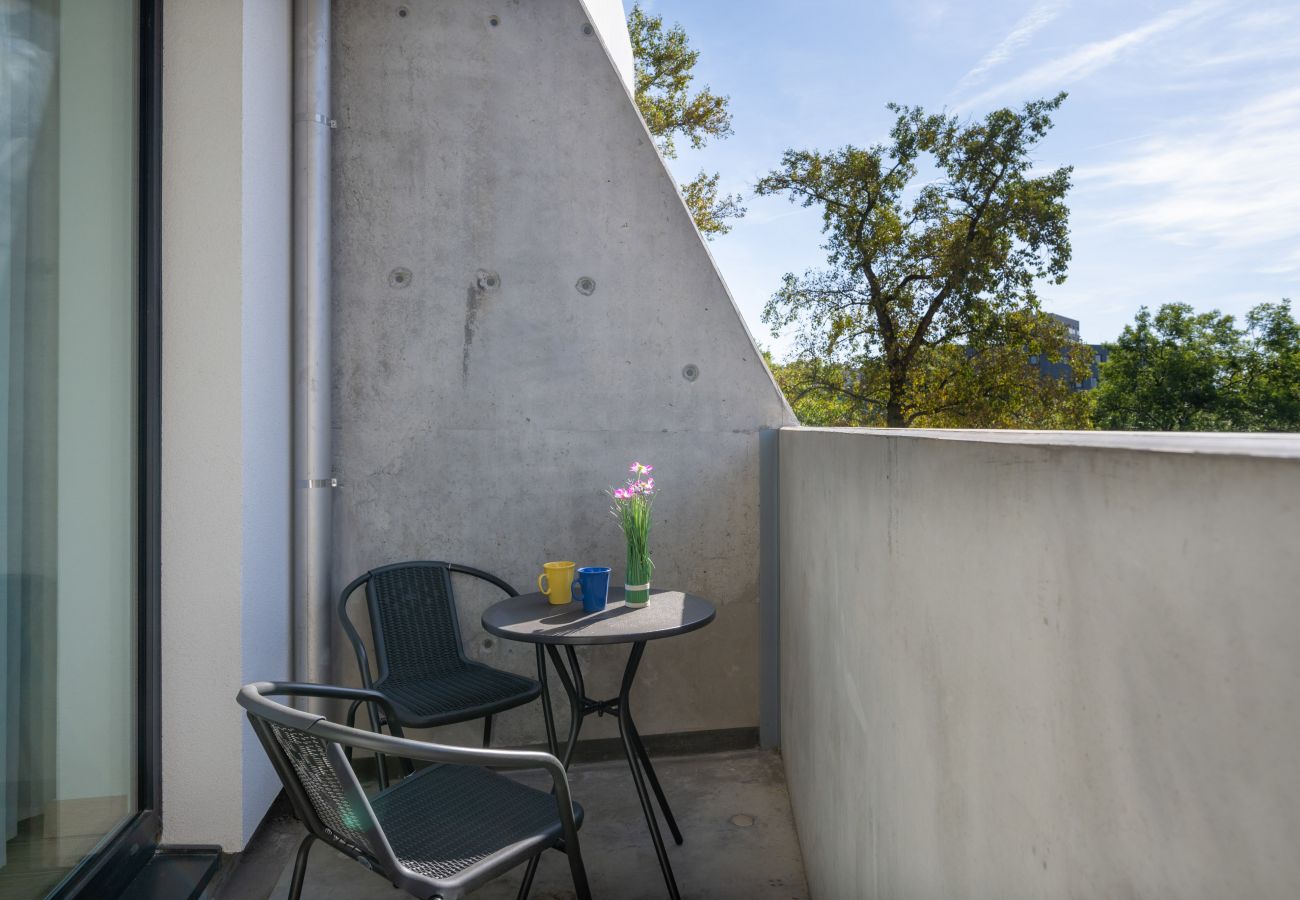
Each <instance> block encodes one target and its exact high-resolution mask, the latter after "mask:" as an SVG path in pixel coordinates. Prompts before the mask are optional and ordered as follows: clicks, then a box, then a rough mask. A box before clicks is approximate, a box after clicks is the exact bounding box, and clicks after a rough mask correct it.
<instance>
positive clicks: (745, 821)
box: [730, 813, 754, 828]
mask: <svg viewBox="0 0 1300 900" xmlns="http://www.w3.org/2000/svg"><path fill="white" fill-rule="evenodd" d="M730 822H731V824H732V825H735V826H736V827H737V828H749V827H750V826H752V825H753V824H754V817H753V816H747V815H745V814H744V813H736V814H735V815H734V816H732V817H731V819H730Z"/></svg>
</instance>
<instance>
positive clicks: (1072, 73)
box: [958, 0, 1220, 107]
mask: <svg viewBox="0 0 1300 900" xmlns="http://www.w3.org/2000/svg"><path fill="white" fill-rule="evenodd" d="M1219 5H1220V3H1219V2H1218V0H1199V2H1196V3H1191V4H1189V5H1187V6H1183V7H1180V8H1178V9H1172V10H1170V11H1169V12H1166V13H1164V14H1163V15H1160V16H1157V17H1156V18H1154V19H1152V20H1150V21H1149V22H1146V23H1145V24H1142V25H1139V26H1138V27H1137V28H1133V29H1130V30H1129V31H1125V32H1123V33H1122V34H1117V35H1115V36H1114V37H1111V38H1107V39H1106V40H1104V41H1094V42H1093V43H1091V44H1085V45H1084V46H1082V47H1080V48H1079V49H1077V50H1075V51H1074V52H1072V53H1067V54H1066V55H1064V56H1062V57H1059V58H1057V59H1053V60H1051V61H1050V62H1046V63H1043V64H1041V65H1038V66H1035V67H1034V68H1032V69H1030V70H1029V71H1027V72H1024V73H1022V74H1020V75H1017V76H1015V77H1014V78H1010V79H1008V80H1006V81H1003V82H1002V83H1001V84H997V85H994V86H993V87H991V88H988V89H987V90H984V91H981V92H980V93H978V94H976V95H974V96H972V97H967V98H965V99H964V100H963V101H961V103H960V104H958V105H960V106H963V107H972V106H980V105H983V104H984V103H987V102H989V101H990V100H995V99H997V98H999V97H1003V96H1006V95H1014V96H1015V97H1017V98H1018V99H1023V98H1025V97H1029V96H1032V95H1035V94H1040V93H1056V92H1057V91H1059V90H1062V89H1068V88H1069V87H1070V86H1071V84H1072V83H1074V82H1077V81H1080V80H1081V79H1084V78H1087V77H1088V76H1089V75H1092V74H1093V73H1094V72H1097V71H1098V70H1100V69H1103V68H1105V67H1106V66H1108V65H1110V64H1111V63H1113V62H1115V61H1116V60H1118V59H1120V58H1121V57H1123V56H1124V55H1125V54H1126V53H1128V52H1129V51H1132V50H1134V49H1136V48H1138V47H1140V46H1142V45H1143V44H1146V43H1148V42H1149V41H1151V40H1153V39H1154V38H1156V37H1159V36H1160V35H1162V34H1164V33H1165V32H1168V31H1172V30H1174V29H1175V28H1178V27H1180V26H1182V25H1185V24H1187V23H1189V22H1191V21H1193V20H1194V19H1197V18H1199V17H1200V16H1202V15H1204V14H1205V13H1207V12H1210V11H1212V10H1214V9H1215V8H1216V7H1218V6H1219Z"/></svg>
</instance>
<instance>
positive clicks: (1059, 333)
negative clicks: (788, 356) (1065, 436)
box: [772, 312, 1092, 429]
mask: <svg viewBox="0 0 1300 900" xmlns="http://www.w3.org/2000/svg"><path fill="white" fill-rule="evenodd" d="M1028 347H1034V348H1036V349H1037V350H1038V351H1039V353H1040V354H1041V355H1042V356H1044V357H1045V358H1046V359H1047V360H1048V361H1051V362H1057V363H1060V362H1065V363H1067V364H1068V365H1069V376H1068V377H1067V378H1064V379H1062V378H1055V377H1050V376H1046V375H1044V374H1043V372H1042V371H1041V370H1040V368H1039V367H1038V365H1037V364H1036V363H1034V362H1032V361H1031V359H1030V355H1031V354H1030V352H1029V350H1028V349H1026V348H1028ZM1091 368H1092V349H1091V348H1090V347H1088V346H1087V345H1084V344H1078V343H1075V342H1073V341H1071V340H1070V338H1069V336H1068V335H1067V333H1066V329H1065V327H1064V326H1063V325H1062V324H1061V323H1060V322H1058V321H1056V320H1055V319H1052V318H1051V317H1050V316H1046V315H1043V314H1041V313H1036V312H1016V313H1012V314H1009V315H1008V316H1007V317H1005V319H1004V321H1003V323H1002V327H1001V328H1000V329H999V331H998V332H996V334H995V335H994V336H993V339H992V340H985V341H983V342H982V343H979V344H971V343H964V344H948V345H944V346H939V347H926V348H924V349H923V350H922V351H921V352H920V353H919V354H918V356H917V360H916V362H915V364H914V366H913V377H912V380H911V386H910V391H911V393H913V394H915V395H916V397H918V398H921V400H920V401H918V404H917V405H924V407H925V409H926V410H927V411H926V412H925V413H924V414H923V415H922V414H919V413H918V414H917V417H916V418H914V419H913V420H911V421H910V422H909V423H908V424H920V425H925V426H927V427H931V428H1066V429H1083V428H1090V427H1091V424H1092V399H1091V396H1090V393H1089V392H1085V391H1079V390H1076V389H1075V387H1076V386H1077V384H1078V383H1079V382H1082V381H1083V380H1084V379H1086V378H1087V377H1088V376H1089V375H1090V374H1091ZM772 373H773V375H774V376H775V378H776V381H777V384H778V385H779V386H780V387H781V390H782V391H783V392H784V393H785V395H786V397H787V399H789V401H790V405H791V407H793V409H794V412H795V415H796V416H798V418H799V421H800V422H801V423H802V424H804V425H823V426H859V427H861V426H872V427H878V426H881V425H884V424H886V420H885V416H884V407H883V406H882V405H881V404H879V403H875V402H872V398H873V397H875V396H878V395H880V394H882V393H883V392H884V391H885V390H887V381H888V373H887V371H886V369H885V366H884V364H883V362H882V361H881V360H880V359H878V358H868V359H867V360H865V361H864V362H861V363H859V364H857V365H851V364H848V363H839V362H832V361H827V360H826V359H824V358H816V357H800V358H796V359H793V360H790V361H788V362H785V363H777V364H775V365H773V366H772ZM922 401H923V404H922Z"/></svg>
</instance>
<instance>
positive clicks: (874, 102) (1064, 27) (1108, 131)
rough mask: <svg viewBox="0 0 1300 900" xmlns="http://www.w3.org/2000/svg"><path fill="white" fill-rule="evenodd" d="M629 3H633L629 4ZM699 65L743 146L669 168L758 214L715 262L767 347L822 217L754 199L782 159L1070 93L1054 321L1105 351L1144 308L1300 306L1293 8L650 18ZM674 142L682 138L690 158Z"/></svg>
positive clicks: (1200, 0) (881, 3)
mask: <svg viewBox="0 0 1300 900" xmlns="http://www.w3.org/2000/svg"><path fill="white" fill-rule="evenodd" d="M625 5H627V6H629V7H630V6H631V0H626V3H625ZM643 5H644V7H645V8H647V9H649V10H651V11H653V12H655V13H658V14H660V15H662V16H663V17H664V19H665V20H666V21H667V22H673V21H676V22H680V23H681V24H682V25H683V26H684V27H685V28H686V30H687V33H688V34H689V35H690V37H691V40H692V42H693V44H694V45H695V46H696V47H698V48H699V49H700V51H701V60H700V64H699V66H698V70H697V71H698V73H699V83H703V84H709V85H710V86H711V87H712V88H713V89H714V90H715V91H717V92H719V93H724V94H728V95H730V97H731V109H732V112H733V117H734V127H735V135H734V136H733V137H731V138H730V139H728V140H725V141H720V142H715V143H713V144H711V145H710V146H708V147H706V148H704V149H703V150H699V151H691V150H689V149H684V150H683V151H682V153H681V155H680V157H679V158H678V159H677V160H675V161H673V162H672V163H671V165H672V167H673V169H674V172H675V173H677V174H678V175H679V176H680V177H681V178H682V179H686V178H688V177H691V176H693V175H694V174H695V173H696V172H698V171H699V170H700V169H701V168H706V169H708V170H709V171H719V172H721V173H722V183H723V186H724V189H726V190H728V191H739V192H741V193H743V194H745V196H746V205H747V206H748V208H749V214H748V216H747V217H746V218H745V219H743V220H742V221H740V222H739V223H738V224H737V225H736V227H735V229H734V230H733V231H732V232H731V233H730V234H728V235H723V236H721V237H719V238H717V239H715V240H714V241H713V242H712V244H711V246H710V249H711V250H712V252H713V254H714V256H715V258H716V259H717V261H718V264H719V266H720V267H721V269H722V272H723V274H724V276H725V277H726V279H727V283H728V285H729V286H730V287H731V291H732V293H733V294H734V295H735V298H736V302H737V304H738V305H739V306H740V308H741V311H742V312H743V313H744V315H745V318H746V320H747V322H748V323H749V326H750V329H751V330H752V331H753V333H754V336H755V337H756V338H757V339H758V340H759V342H760V343H762V344H763V345H764V346H770V347H774V349H776V351H777V354H778V356H782V355H784V351H785V350H786V349H787V348H788V343H787V341H786V340H784V339H783V340H779V341H774V340H773V339H772V337H771V334H770V332H769V331H768V329H767V327H766V326H765V325H763V324H762V322H761V321H760V318H759V315H760V312H761V310H762V307H763V304H764V303H765V302H766V300H767V298H768V296H769V295H770V294H771V292H772V290H773V289H774V288H775V287H776V286H777V284H778V283H779V281H780V278H781V276H782V275H783V274H784V273H786V272H791V271H793V272H803V271H804V270H806V269H808V268H815V267H819V266H820V265H821V264H822V263H823V262H824V253H823V252H822V250H821V249H820V246H821V243H822V237H821V234H820V227H821V223H820V217H819V215H818V213H817V212H816V211H815V210H804V209H802V208H800V207H796V206H793V205H791V204H790V203H789V202H788V201H786V200H785V199H783V198H756V197H753V195H752V188H753V185H754V182H755V181H756V180H757V179H758V178H759V177H761V176H762V175H763V174H765V173H766V172H767V171H769V170H770V169H771V168H772V167H773V166H775V165H776V163H777V162H778V161H779V160H780V156H781V153H782V151H784V150H785V149H786V148H789V147H799V148H818V149H830V148H834V147H839V146H843V145H844V144H848V143H852V144H857V145H870V144H873V143H876V142H878V141H881V140H883V139H884V138H885V137H886V134H887V129H888V125H889V121H890V116H889V113H888V111H887V110H886V109H885V104H886V103H887V102H889V101H891V100H895V101H898V102H900V103H907V104H919V105H922V106H925V107H926V108H934V109H939V108H943V107H946V108H947V109H949V110H950V111H952V112H955V113H959V114H961V115H963V116H981V115H983V114H984V113H985V112H987V111H988V110H989V109H993V108H996V107H999V106H1005V105H1012V106H1019V105H1020V104H1021V103H1023V102H1024V101H1026V100H1028V99H1032V98H1038V97H1046V96H1051V95H1053V94H1054V93H1056V92H1057V91H1058V90H1068V91H1069V92H1070V98H1069V100H1067V101H1066V104H1065V106H1064V107H1063V108H1062V109H1061V110H1060V112H1059V113H1058V114H1057V127H1056V129H1055V130H1054V131H1053V132H1052V133H1051V135H1050V136H1049V137H1048V138H1047V140H1046V141H1044V142H1043V143H1042V144H1041V145H1040V146H1039V152H1038V154H1037V160H1036V164H1038V165H1041V166H1042V167H1043V168H1045V169H1046V168H1052V167H1055V166H1057V165H1062V164H1067V163H1068V164H1072V165H1074V166H1075V176H1074V185H1075V186H1074V188H1073V190H1072V191H1071V192H1070V195H1069V201H1068V203H1069V206H1070V211H1071V216H1070V221H1071V232H1072V241H1073V246H1074V257H1073V261H1072V262H1071V265H1070V273H1069V279H1068V281H1067V282H1066V283H1065V284H1064V285H1061V286H1053V285H1047V286H1044V288H1043V289H1042V291H1041V297H1042V301H1043V306H1044V308H1045V309H1048V310H1050V311H1053V312H1059V313H1062V314H1064V315H1068V316H1071V317H1073V318H1076V319H1079V320H1080V321H1081V322H1082V334H1083V337H1084V339H1085V340H1088V341H1094V342H1095V341H1104V340H1111V339H1113V338H1114V337H1115V336H1116V335H1118V333H1119V331H1120V330H1121V329H1122V328H1123V326H1124V325H1125V324H1126V323H1127V322H1130V321H1132V318H1133V314H1134V313H1135V312H1136V311H1137V308H1138V307H1139V306H1140V305H1142V304H1147V305H1150V306H1158V305H1159V304H1160V303H1164V302H1168V301H1174V300H1178V301H1184V302H1187V303H1190V304H1192V305H1193V306H1194V307H1196V308H1198V309H1207V310H1208V309H1211V308H1218V309H1221V310H1223V311H1224V312H1230V313H1234V314H1238V315H1240V314H1242V313H1244V312H1245V311H1246V310H1247V309H1248V308H1249V307H1251V306H1253V305H1255V304H1256V303H1260V302H1264V301H1276V300H1278V299H1279V298H1281V297H1284V296H1289V297H1291V298H1292V299H1293V300H1295V301H1297V302H1300V3H1297V2H1294V0H1292V2H1246V0H1237V2H1224V0H1193V2H1186V3H1154V2H1144V0H1127V2H1110V0H1073V2H1071V0H997V2H970V0H967V2H961V0H875V2H871V3H867V2H862V0H827V2H821V3H809V2H801V3H795V2H789V0H785V2H779V0H746V2H741V0H709V2H699V0H645V2H644V3H643ZM679 146H680V142H679Z"/></svg>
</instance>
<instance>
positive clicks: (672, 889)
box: [618, 641, 681, 900]
mask: <svg viewBox="0 0 1300 900" xmlns="http://www.w3.org/2000/svg"><path fill="white" fill-rule="evenodd" d="M644 653H645V641H638V642H637V643H635V644H633V645H632V653H631V655H629V656H628V658H627V668H626V669H624V670H623V685H622V687H621V688H620V689H619V693H618V733H619V736H620V737H622V738H623V753H624V754H625V755H626V756H627V764H628V767H629V768H631V770H632V781H633V782H634V783H635V784H636V793H637V797H638V799H640V801H641V811H642V812H644V813H645V820H646V824H647V825H648V826H649V827H650V840H651V841H652V842H653V843H654V847H655V855H656V856H658V857H659V868H660V869H662V870H663V873H664V881H665V882H666V883H667V885H668V896H669V897H671V898H672V900H681V894H680V893H679V892H678V890H677V880H676V879H675V878H674V877H673V867H672V864H671V863H670V862H669V860H668V849H667V848H666V847H665V846H664V839H663V835H662V834H660V833H659V819H658V817H657V816H655V811H654V806H653V805H652V804H651V801H650V794H649V792H648V791H647V790H646V786H645V779H644V778H643V777H642V775H641V765H640V762H641V761H640V759H639V758H638V757H639V755H640V754H639V753H638V752H637V748H636V746H634V741H635V742H636V743H639V739H638V738H636V726H635V725H633V724H632V705H631V700H630V694H631V692H632V682H633V681H634V680H635V679H636V670H637V666H639V665H640V664H641V656H642V654H644ZM642 752H644V751H642ZM647 762H648V758H647ZM656 783H657V780H656ZM660 802H661V803H662V802H663V795H662V793H660ZM666 808H667V806H666V804H665V809H666Z"/></svg>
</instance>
